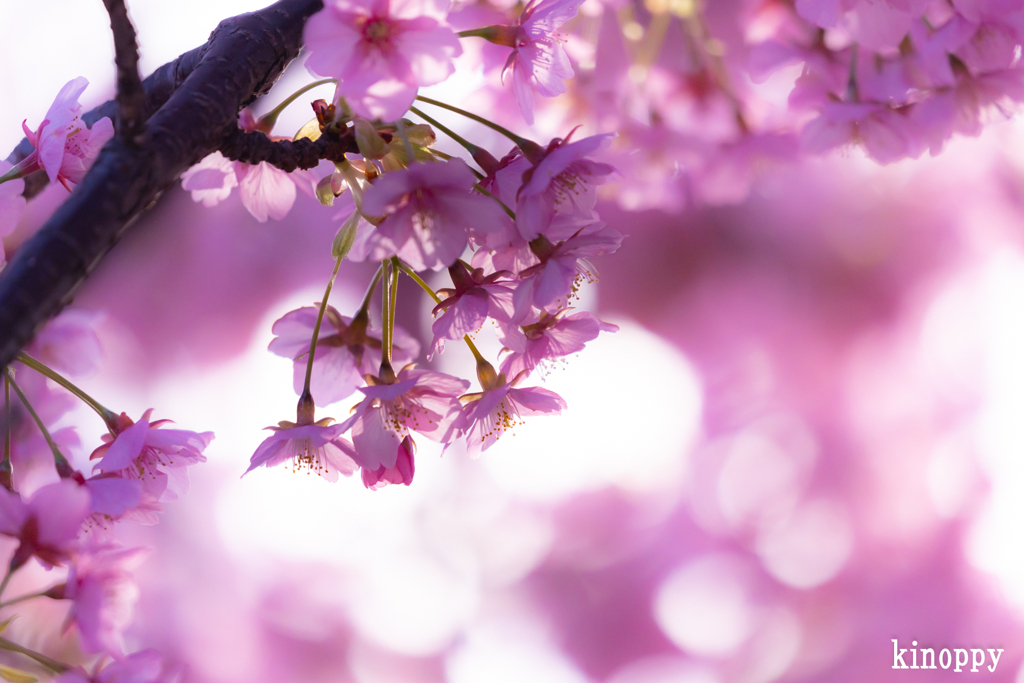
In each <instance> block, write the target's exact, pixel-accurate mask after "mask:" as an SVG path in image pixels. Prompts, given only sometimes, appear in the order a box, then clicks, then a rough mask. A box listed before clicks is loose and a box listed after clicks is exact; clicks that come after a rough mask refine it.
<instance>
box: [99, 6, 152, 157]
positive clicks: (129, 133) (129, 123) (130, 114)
mask: <svg viewBox="0 0 1024 683" xmlns="http://www.w3.org/2000/svg"><path fill="white" fill-rule="evenodd" d="M103 4H104V5H105V6H106V8H107V13H108V14H109V15H110V30H111V31H112V32H113V33H114V64H115V65H116V66H117V134H118V135H120V136H121V137H122V138H124V139H125V140H127V141H128V142H129V143H131V144H136V143H137V142H138V140H137V138H138V137H139V135H140V134H141V133H142V127H143V126H144V125H145V123H146V118H145V111H146V92H145V90H143V88H142V78H141V77H140V76H139V45H138V43H137V42H136V40H135V27H134V26H132V20H131V19H130V18H129V17H128V8H127V7H125V4H124V0H103Z"/></svg>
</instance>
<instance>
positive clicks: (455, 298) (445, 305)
mask: <svg viewBox="0 0 1024 683" xmlns="http://www.w3.org/2000/svg"><path fill="white" fill-rule="evenodd" d="M448 272H449V274H450V275H451V278H452V284H453V285H454V288H450V289H440V290H438V291H437V294H438V296H440V297H441V298H442V299H443V301H441V303H439V304H437V305H436V306H434V310H433V314H434V315H435V316H438V317H437V319H436V320H434V324H433V326H432V327H431V331H432V332H433V333H434V344H433V346H432V347H431V350H430V355H431V356H434V355H435V354H438V353H440V352H442V351H443V350H444V342H445V340H452V339H462V338H463V337H464V336H466V335H467V334H472V333H473V332H476V331H477V330H479V329H480V328H481V327H482V326H483V324H484V323H485V322H486V321H487V319H488V318H491V319H493V320H497V321H499V322H503V323H507V322H508V321H509V320H510V319H511V316H512V293H513V289H512V285H513V284H514V283H513V282H512V280H511V279H510V278H511V277H512V273H510V272H508V271H504V270H502V271H498V272H497V273H492V274H490V275H484V271H483V269H482V268H475V269H474V270H472V271H470V270H469V269H467V268H466V266H465V265H463V264H462V263H459V262H456V263H455V265H453V266H451V267H450V268H448ZM438 314H440V315H438Z"/></svg>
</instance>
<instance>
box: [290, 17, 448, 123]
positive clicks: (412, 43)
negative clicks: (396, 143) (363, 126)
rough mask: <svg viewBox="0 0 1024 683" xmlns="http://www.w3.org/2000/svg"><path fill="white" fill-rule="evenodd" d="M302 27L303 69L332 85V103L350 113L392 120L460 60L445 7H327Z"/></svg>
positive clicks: (446, 74)
mask: <svg viewBox="0 0 1024 683" xmlns="http://www.w3.org/2000/svg"><path fill="white" fill-rule="evenodd" d="M324 4H325V7H324V9H323V10H322V11H320V12H318V13H317V14H314V15H313V16H312V17H310V19H309V21H307V22H306V28H305V33H304V38H305V44H306V48H307V49H308V50H309V51H310V55H309V58H308V59H307V60H306V68H308V69H309V70H310V71H311V72H313V73H314V74H316V75H319V76H330V77H333V78H337V79H339V80H338V87H337V94H336V96H335V99H336V100H337V99H338V97H344V98H345V101H346V102H347V103H348V105H349V106H350V107H351V108H352V111H354V112H355V113H356V114H358V115H360V116H365V117H367V118H370V119H383V120H385V121H393V120H396V119H398V118H399V117H401V116H402V114H404V113H405V112H406V111H408V109H409V106H410V105H411V104H412V102H413V99H414V98H415V97H416V91H417V89H418V88H419V87H420V86H423V85H434V84H435V83H440V82H441V81H443V80H445V79H446V78H448V76H450V75H451V74H452V73H453V72H454V70H455V67H454V65H453V64H452V59H453V58H455V57H457V56H459V55H460V54H462V46H461V45H459V39H458V36H456V35H455V33H454V32H453V31H452V30H451V29H450V28H448V26H447V25H446V24H445V16H446V15H447V13H448V2H447V1H446V0H391V1H389V0H328V1H327V2H326V3H324Z"/></svg>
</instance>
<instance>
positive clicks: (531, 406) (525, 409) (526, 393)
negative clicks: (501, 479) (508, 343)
mask: <svg viewBox="0 0 1024 683" xmlns="http://www.w3.org/2000/svg"><path fill="white" fill-rule="evenodd" d="M491 372H492V376H493V369H491ZM523 377H525V373H520V374H519V375H517V376H516V377H515V379H513V380H512V381H511V382H508V381H506V380H505V373H501V374H500V375H498V376H497V378H496V379H495V380H494V381H493V382H486V383H485V384H486V386H484V387H483V389H484V390H483V391H482V392H479V393H476V394H467V395H465V396H463V397H462V399H461V400H462V401H464V402H466V401H468V403H467V405H466V406H465V407H464V408H463V409H462V414H461V415H459V417H458V418H457V419H456V420H455V422H454V423H453V426H454V428H455V429H457V430H459V431H460V432H462V433H463V434H465V435H466V447H467V449H468V451H469V454H470V455H471V456H476V455H479V454H480V452H481V451H486V450H487V449H488V448H490V447H491V446H493V445H494V443H495V442H496V441H497V440H498V439H499V438H501V435H502V434H504V433H505V432H506V431H508V430H509V429H514V428H515V427H516V426H518V425H522V424H523V418H524V417H530V416H531V415H556V414H558V413H560V412H562V411H563V410H565V408H566V405H565V401H564V400H563V399H562V397H561V396H559V395H558V394H556V393H555V392H553V391H549V390H548V389H543V388H541V387H529V388H527V389H516V388H515V385H516V384H518V383H519V382H520V381H522V379H523Z"/></svg>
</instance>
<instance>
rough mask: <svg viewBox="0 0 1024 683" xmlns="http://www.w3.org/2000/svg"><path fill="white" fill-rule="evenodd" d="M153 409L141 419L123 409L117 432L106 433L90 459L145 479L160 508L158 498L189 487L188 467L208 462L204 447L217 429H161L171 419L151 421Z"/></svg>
mask: <svg viewBox="0 0 1024 683" xmlns="http://www.w3.org/2000/svg"><path fill="white" fill-rule="evenodd" d="M152 413H153V410H152V409H150V410H147V411H146V412H145V413H143V415H142V418H141V419H140V420H139V421H138V422H132V420H131V418H129V417H128V416H127V415H126V414H124V413H121V415H120V417H119V418H118V428H117V434H116V436H111V435H110V434H104V435H103V441H104V443H103V445H102V446H100V447H99V448H97V449H96V450H95V451H93V452H92V454H91V455H90V456H89V459H90V460H95V459H97V458H99V459H100V461H99V462H98V463H97V464H96V466H95V467H94V470H96V471H100V472H103V473H105V474H113V475H115V476H119V477H121V478H123V479H133V480H137V481H139V482H141V483H142V495H143V499H144V501H149V503H150V505H149V506H148V507H150V508H155V509H159V506H157V505H156V503H157V502H160V501H167V500H175V499H176V498H177V497H178V495H179V494H182V493H185V492H186V491H187V490H188V472H187V471H186V467H187V466H188V465H194V464H196V463H199V462H206V456H204V455H203V450H204V449H205V448H206V447H207V446H209V445H210V442H211V441H213V432H202V433H199V432H191V431H186V430H183V429H161V427H162V426H163V425H165V424H167V423H169V422H170V420H157V421H155V422H150V419H149V418H150V415H151V414H152ZM124 493H125V494H126V493H127V490H125V491H124ZM114 507H115V508H116V507H117V505H115V506H114ZM97 512H99V510H97ZM140 521H141V520H140Z"/></svg>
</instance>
